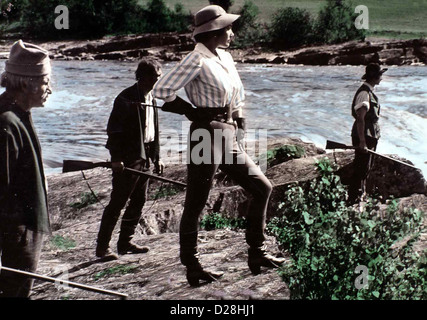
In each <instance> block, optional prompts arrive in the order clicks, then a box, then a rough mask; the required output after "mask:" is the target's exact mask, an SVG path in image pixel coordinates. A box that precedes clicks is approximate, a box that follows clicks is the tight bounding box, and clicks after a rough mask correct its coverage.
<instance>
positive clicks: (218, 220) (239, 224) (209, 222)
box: [200, 212, 246, 231]
mask: <svg viewBox="0 0 427 320" xmlns="http://www.w3.org/2000/svg"><path fill="white" fill-rule="evenodd" d="M200 226H201V227H202V228H203V229H205V230H207V231H210V230H216V229H225V228H227V229H245V228H246V219H244V218H232V217H228V216H226V215H224V214H221V213H219V212H212V213H209V214H207V215H205V216H203V218H202V220H201V221H200Z"/></svg>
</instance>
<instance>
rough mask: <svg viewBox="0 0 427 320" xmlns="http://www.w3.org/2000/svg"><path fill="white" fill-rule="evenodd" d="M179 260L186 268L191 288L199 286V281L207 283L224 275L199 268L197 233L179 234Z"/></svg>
mask: <svg viewBox="0 0 427 320" xmlns="http://www.w3.org/2000/svg"><path fill="white" fill-rule="evenodd" d="M180 259H181V263H182V264H183V265H184V266H186V267H187V281H188V283H189V285H190V286H192V287H197V286H199V281H200V280H201V281H205V282H208V283H209V282H213V281H216V280H218V279H219V278H220V277H222V275H223V274H224V273H222V272H210V271H206V270H204V269H203V267H202V266H201V264H200V262H199V254H198V252H197V232H192V233H186V234H183V233H180Z"/></svg>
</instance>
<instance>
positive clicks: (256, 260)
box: [246, 230, 285, 275]
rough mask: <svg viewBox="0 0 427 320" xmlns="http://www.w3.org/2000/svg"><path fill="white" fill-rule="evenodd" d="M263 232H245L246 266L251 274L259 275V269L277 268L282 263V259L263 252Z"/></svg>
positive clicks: (283, 260)
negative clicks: (246, 245) (246, 246)
mask: <svg viewBox="0 0 427 320" xmlns="http://www.w3.org/2000/svg"><path fill="white" fill-rule="evenodd" d="M264 242H265V235H264V232H254V231H249V230H246V243H247V244H248V245H249V251H248V266H249V269H250V270H251V272H252V274H254V275H257V274H260V273H261V267H267V268H278V267H280V266H281V265H282V264H283V263H284V262H285V259H284V258H276V257H273V256H271V255H269V254H267V253H266V252H265V250H264Z"/></svg>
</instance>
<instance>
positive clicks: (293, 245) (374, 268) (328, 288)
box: [268, 159, 427, 300]
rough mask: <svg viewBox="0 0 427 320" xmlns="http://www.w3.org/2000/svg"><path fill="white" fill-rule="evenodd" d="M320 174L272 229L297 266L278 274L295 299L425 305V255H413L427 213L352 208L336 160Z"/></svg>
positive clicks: (394, 206)
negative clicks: (420, 301) (394, 301)
mask: <svg viewBox="0 0 427 320" xmlns="http://www.w3.org/2000/svg"><path fill="white" fill-rule="evenodd" d="M316 166H317V170H319V171H320V173H321V175H320V176H319V177H318V178H317V179H315V180H313V181H311V182H310V183H309V184H307V185H298V184H297V185H295V186H294V187H292V188H290V189H289V190H288V191H286V192H285V194H284V197H283V202H282V203H281V204H279V209H278V215H277V217H275V218H273V219H272V220H271V221H270V222H269V225H268V230H269V231H270V233H271V234H273V235H274V236H275V237H276V238H277V240H278V242H279V243H280V244H281V246H282V247H283V248H284V249H286V250H287V251H288V252H289V254H290V255H291V257H292V263H291V264H287V265H285V266H284V267H282V269H281V271H280V273H281V275H282V278H283V280H284V281H285V282H286V283H287V284H288V285H289V289H290V290H291V299H339V300H352V299H387V300H388V299H399V300H400V299H403V300H406V299H414V300H418V299H426V298H427V292H426V290H425V288H426V279H427V277H426V276H427V274H426V263H427V260H426V259H427V256H426V252H425V251H423V252H422V253H421V254H419V253H417V252H416V251H415V250H414V243H415V241H416V240H417V239H418V238H419V236H420V233H421V231H422V229H423V216H424V213H423V212H421V211H420V210H417V209H412V208H403V210H402V209H400V210H399V206H398V203H397V201H395V200H391V201H389V203H388V205H387V206H386V208H383V209H382V210H380V205H379V201H378V200H376V199H375V198H372V199H370V200H369V201H368V202H367V203H366V204H365V206H364V207H363V208H362V209H361V210H356V209H355V208H354V207H349V206H347V205H346V198H347V189H346V187H345V186H344V185H343V184H342V183H341V181H340V178H339V177H338V176H337V175H336V174H334V170H333V168H332V166H331V164H330V162H329V161H328V160H327V159H326V160H320V161H319V162H318V163H317V164H316Z"/></svg>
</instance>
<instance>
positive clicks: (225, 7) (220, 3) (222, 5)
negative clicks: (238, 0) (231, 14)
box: [209, 0, 234, 12]
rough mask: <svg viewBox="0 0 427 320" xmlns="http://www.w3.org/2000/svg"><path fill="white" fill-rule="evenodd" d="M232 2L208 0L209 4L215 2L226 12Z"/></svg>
mask: <svg viewBox="0 0 427 320" xmlns="http://www.w3.org/2000/svg"><path fill="white" fill-rule="evenodd" d="M233 2H234V1H233V0H209V4H215V5H217V6H220V7H222V8H223V9H224V10H225V11H227V12H228V10H229V9H230V7H231V6H232V5H233Z"/></svg>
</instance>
